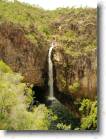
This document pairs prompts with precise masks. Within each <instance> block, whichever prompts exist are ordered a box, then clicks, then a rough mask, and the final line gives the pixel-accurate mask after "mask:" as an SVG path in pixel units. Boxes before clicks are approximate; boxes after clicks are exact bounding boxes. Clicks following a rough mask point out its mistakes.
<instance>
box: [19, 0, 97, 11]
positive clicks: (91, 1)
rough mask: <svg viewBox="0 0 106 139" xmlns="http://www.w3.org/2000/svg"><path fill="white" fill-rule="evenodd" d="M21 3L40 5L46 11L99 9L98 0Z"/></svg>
mask: <svg viewBox="0 0 106 139" xmlns="http://www.w3.org/2000/svg"><path fill="white" fill-rule="evenodd" d="M19 1H20V2H25V3H30V4H35V5H39V6H40V7H42V8H44V9H47V10H48V9H49V10H53V9H56V8H58V7H73V6H74V7H81V6H82V7H86V6H87V7H93V8H96V7H97V0H19Z"/></svg>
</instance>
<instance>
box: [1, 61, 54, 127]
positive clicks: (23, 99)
mask: <svg viewBox="0 0 106 139" xmlns="http://www.w3.org/2000/svg"><path fill="white" fill-rule="evenodd" d="M2 66H3V67H2ZM4 67H5V68H4ZM4 69H5V70H4ZM7 69H9V70H7ZM10 71H12V70H10V68H9V67H8V66H7V65H6V64H5V63H3V62H1V64H0V129H9V130H47V129H48V128H49V127H50V124H51V122H52V121H53V120H54V119H55V116H54V114H53V113H52V111H51V110H49V109H47V107H46V106H45V105H39V106H38V107H33V110H32V111H28V108H29V106H30V104H31V103H32V100H33V98H32V93H33V92H32V89H31V88H29V87H27V85H26V84H25V83H23V82H22V79H23V77H22V76H21V75H20V74H18V73H14V72H10Z"/></svg>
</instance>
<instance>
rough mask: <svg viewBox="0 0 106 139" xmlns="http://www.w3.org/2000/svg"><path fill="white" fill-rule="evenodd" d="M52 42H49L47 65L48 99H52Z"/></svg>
mask: <svg viewBox="0 0 106 139" xmlns="http://www.w3.org/2000/svg"><path fill="white" fill-rule="evenodd" d="M53 47H54V44H53V43H52V44H51V47H50V49H49V54H48V67H49V69H48V70H49V100H54V99H55V98H54V93H53V63H52V60H51V54H52V50H53Z"/></svg>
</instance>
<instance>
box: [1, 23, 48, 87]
mask: <svg viewBox="0 0 106 139" xmlns="http://www.w3.org/2000/svg"><path fill="white" fill-rule="evenodd" d="M31 34H33V36H31ZM29 38H30V39H29ZM31 39H32V41H30V40H31ZM48 46H49V45H48V43H47V41H46V39H45V38H44V36H43V35H42V34H41V33H39V32H38V31H37V29H36V28H34V27H33V26H31V27H30V28H24V27H21V26H20V25H16V24H13V23H6V22H4V23H2V24H0V59H2V60H3V61H4V62H6V63H7V64H8V65H9V66H10V67H11V68H12V69H13V71H15V72H20V73H21V74H22V75H23V76H24V77H25V81H26V82H29V83H33V84H35V85H37V86H44V84H45V83H44V82H45V79H46V78H47V77H45V76H46V72H47V69H46V68H45V66H46V65H45V64H46V60H47V54H48Z"/></svg>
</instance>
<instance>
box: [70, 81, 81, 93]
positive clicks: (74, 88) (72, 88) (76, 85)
mask: <svg viewBox="0 0 106 139" xmlns="http://www.w3.org/2000/svg"><path fill="white" fill-rule="evenodd" d="M79 89H80V84H79V82H75V83H73V84H72V85H70V86H69V90H70V92H71V93H76V92H78V90H79Z"/></svg>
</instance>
